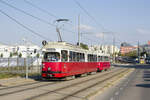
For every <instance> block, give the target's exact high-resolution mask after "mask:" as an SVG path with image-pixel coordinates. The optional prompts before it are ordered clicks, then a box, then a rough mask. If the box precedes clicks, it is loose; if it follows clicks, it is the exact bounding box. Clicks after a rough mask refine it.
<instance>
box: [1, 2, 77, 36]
mask: <svg viewBox="0 0 150 100" xmlns="http://www.w3.org/2000/svg"><path fill="white" fill-rule="evenodd" d="M0 2H1V3H3V4H5V5H7V6H9V7H11V8H13V9H15V10H17V11H19V12H22V13H24V14H26V15H28V16H30V17H32V18H34V19H37V20H39V21H41V22H43V23H45V24H48V25H51V26H53V27H56V25H54V24H52V23H50V22H48V21H46V20H44V19H41V18H39V17H36V16H34V15H32V14H30V13H28V12H26V11H24V10H21V9H19V8H17V7H15V6H13V5H11V4H9V3H7V2H5V1H3V0H0ZM64 31H66V32H71V33H75V32H73V31H70V30H67V29H64Z"/></svg>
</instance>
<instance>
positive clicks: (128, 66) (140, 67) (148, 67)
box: [114, 64, 150, 73]
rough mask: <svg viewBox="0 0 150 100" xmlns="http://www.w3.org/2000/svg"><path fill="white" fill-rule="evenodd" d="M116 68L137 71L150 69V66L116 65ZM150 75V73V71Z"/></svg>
mask: <svg viewBox="0 0 150 100" xmlns="http://www.w3.org/2000/svg"><path fill="white" fill-rule="evenodd" d="M114 66H115V67H121V68H135V69H150V65H137V64H132V65H114ZM149 73H150V71H149Z"/></svg>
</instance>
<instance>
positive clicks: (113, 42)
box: [113, 36, 116, 63]
mask: <svg viewBox="0 0 150 100" xmlns="http://www.w3.org/2000/svg"><path fill="white" fill-rule="evenodd" d="M115 56H116V55H115V37H114V36H113V62H114V63H115V60H116V59H115Z"/></svg>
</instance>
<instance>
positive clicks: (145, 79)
mask: <svg viewBox="0 0 150 100" xmlns="http://www.w3.org/2000/svg"><path fill="white" fill-rule="evenodd" d="M117 67H126V68H135V71H134V72H132V73H131V74H130V76H128V77H126V78H124V79H123V80H122V81H121V82H119V83H118V84H116V85H115V86H113V87H111V88H109V89H107V90H106V91H104V92H103V93H101V94H99V95H97V96H96V97H95V98H93V100H150V65H128V66H117Z"/></svg>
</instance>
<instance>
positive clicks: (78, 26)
mask: <svg viewBox="0 0 150 100" xmlns="http://www.w3.org/2000/svg"><path fill="white" fill-rule="evenodd" d="M78 45H79V46H80V14H79V15H78Z"/></svg>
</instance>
